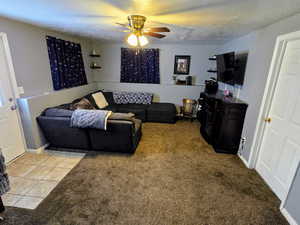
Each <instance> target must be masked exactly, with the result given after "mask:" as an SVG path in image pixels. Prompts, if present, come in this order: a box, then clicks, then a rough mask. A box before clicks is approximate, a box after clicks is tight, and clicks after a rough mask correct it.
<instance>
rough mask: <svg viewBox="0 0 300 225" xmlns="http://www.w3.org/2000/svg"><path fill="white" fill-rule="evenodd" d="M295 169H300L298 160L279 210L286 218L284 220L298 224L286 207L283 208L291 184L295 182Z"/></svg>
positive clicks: (292, 224) (294, 224)
mask: <svg viewBox="0 0 300 225" xmlns="http://www.w3.org/2000/svg"><path fill="white" fill-rule="evenodd" d="M297 171H300V162H298V166H297V169H296V172H295V174H294V176H293V179H292V182H291V185H290V187H289V191H288V193H287V195H286V196H285V198H284V200H283V201H282V202H281V204H280V212H281V213H282V215H283V216H284V217H285V218H286V220H287V221H288V222H289V223H290V224H291V225H298V223H297V222H296V220H295V219H294V218H293V217H292V216H291V214H290V213H289V212H288V211H287V209H286V208H285V204H286V202H287V200H288V197H289V194H290V192H291V188H292V187H293V184H294V182H295V179H296V176H297Z"/></svg>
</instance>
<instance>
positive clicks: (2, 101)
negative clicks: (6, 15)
mask: <svg viewBox="0 0 300 225" xmlns="http://www.w3.org/2000/svg"><path fill="white" fill-rule="evenodd" d="M5 41H7V40H6V38H5V37H4V36H3V35H2V34H1V33H0V148H1V149H2V153H3V155H4V157H5V160H6V162H9V161H11V160H12V159H14V158H16V157H17V156H19V155H21V154H22V153H24V152H25V148H24V143H23V139H22V138H23V137H22V133H21V127H20V123H19V120H18V115H17V110H16V108H15V106H16V105H15V104H16V103H15V97H14V92H13V89H12V82H11V81H10V80H11V79H10V77H11V75H10V72H13V70H12V68H10V67H9V66H10V65H9V60H11V59H9V58H8V57H10V54H9V52H8V51H9V49H8V44H7V42H6V43H5Z"/></svg>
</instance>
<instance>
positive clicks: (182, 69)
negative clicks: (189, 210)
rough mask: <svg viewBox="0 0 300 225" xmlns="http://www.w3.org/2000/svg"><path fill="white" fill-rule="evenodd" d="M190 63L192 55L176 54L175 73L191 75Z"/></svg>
mask: <svg viewBox="0 0 300 225" xmlns="http://www.w3.org/2000/svg"><path fill="white" fill-rule="evenodd" d="M190 64H191V56H190V55H175V63H174V74H181V75H189V74H190Z"/></svg>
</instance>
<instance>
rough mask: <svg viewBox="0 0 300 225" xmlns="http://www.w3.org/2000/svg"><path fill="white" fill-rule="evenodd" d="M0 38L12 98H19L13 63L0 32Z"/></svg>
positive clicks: (3, 34) (2, 34) (7, 46)
mask: <svg viewBox="0 0 300 225" xmlns="http://www.w3.org/2000/svg"><path fill="white" fill-rule="evenodd" d="M0 38H1V39H2V41H3V46H4V52H5V54H6V59H7V64H8V69H9V81H10V84H11V86H12V89H13V92H14V98H15V99H16V98H19V97H20V94H19V88H18V85H17V80H16V74H15V70H14V66H13V61H12V57H11V53H10V48H9V44H8V39H7V35H6V33H3V32H0Z"/></svg>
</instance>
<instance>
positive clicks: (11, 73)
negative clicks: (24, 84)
mask: <svg viewBox="0 0 300 225" xmlns="http://www.w3.org/2000/svg"><path fill="white" fill-rule="evenodd" d="M0 41H2V43H3V47H4V54H5V57H6V60H7V64H8V70H9V76H8V79H9V83H10V85H11V88H12V94H13V96H12V97H13V98H14V102H15V104H16V105H17V98H20V93H19V88H18V84H17V80H16V74H15V70H14V66H13V61H12V57H11V52H10V48H9V43H8V38H7V34H6V33H4V32H0ZM16 111H17V117H18V126H19V129H20V132H21V136H22V144H23V147H24V150H25V151H27V147H26V140H25V135H24V130H23V126H22V121H21V115H20V111H19V108H18V107H17V110H16Z"/></svg>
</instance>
